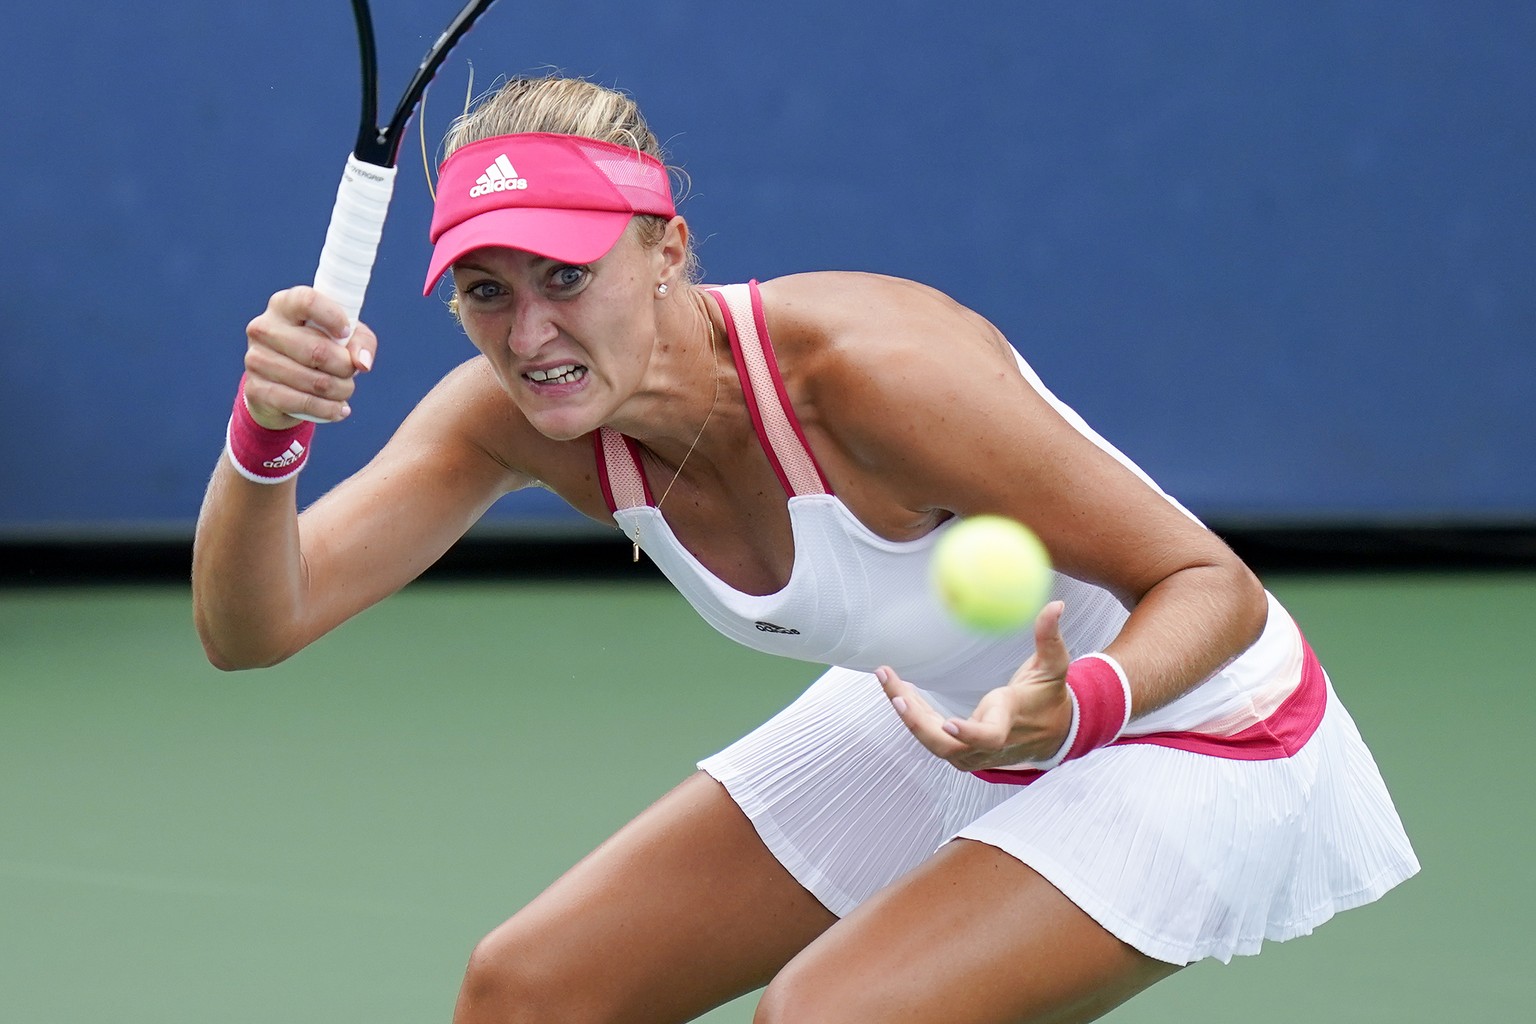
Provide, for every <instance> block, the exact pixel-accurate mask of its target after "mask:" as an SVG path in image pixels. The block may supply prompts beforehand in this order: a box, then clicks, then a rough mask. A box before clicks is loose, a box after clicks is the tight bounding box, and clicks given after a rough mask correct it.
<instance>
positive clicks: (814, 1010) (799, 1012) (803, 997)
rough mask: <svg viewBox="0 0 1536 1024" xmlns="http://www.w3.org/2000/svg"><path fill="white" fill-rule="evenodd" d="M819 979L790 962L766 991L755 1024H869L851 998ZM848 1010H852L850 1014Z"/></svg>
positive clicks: (813, 973) (814, 974)
mask: <svg viewBox="0 0 1536 1024" xmlns="http://www.w3.org/2000/svg"><path fill="white" fill-rule="evenodd" d="M828 981H830V979H825V980H822V981H818V979H817V977H816V972H815V971H814V970H810V971H807V970H803V969H798V968H797V965H796V964H794V963H791V964H790V965H789V966H788V967H786V968H784V970H782V971H780V972H779V974H778V976H777V977H776V978H774V979H773V981H772V982H771V983H770V984H769V985H768V987H767V988H765V989H764V990H763V994H762V997H761V998H760V999H759V1000H758V1003H757V1011H756V1012H755V1013H754V1014H753V1015H752V1024H855V1022H857V1024H869V1021H870V1020H871V1019H875V1020H878V1019H881V1018H878V1017H876V1018H869V1017H863V1018H861V1017H860V1016H859V1011H858V1010H857V1009H856V1008H854V1007H853V1006H852V1004H851V1003H849V1001H848V1000H846V999H843V998H839V996H838V995H837V993H836V992H835V991H832V990H831V989H830V988H829V985H828V984H827V982H828ZM849 1011H852V1013H851V1014H850V1012H849Z"/></svg>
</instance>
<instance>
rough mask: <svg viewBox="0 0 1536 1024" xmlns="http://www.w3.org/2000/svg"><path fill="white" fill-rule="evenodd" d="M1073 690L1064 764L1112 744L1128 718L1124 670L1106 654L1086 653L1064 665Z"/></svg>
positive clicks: (1128, 691) (1126, 683)
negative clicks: (1070, 729)
mask: <svg viewBox="0 0 1536 1024" xmlns="http://www.w3.org/2000/svg"><path fill="white" fill-rule="evenodd" d="M1067 688H1068V689H1070V690H1071V691H1072V704H1073V715H1072V725H1073V733H1072V736H1071V737H1070V741H1069V743H1068V746H1067V752H1066V754H1065V755H1063V756H1062V760H1063V761H1071V760H1072V759H1074V758H1078V757H1082V756H1083V755H1084V754H1086V753H1088V752H1089V751H1090V750H1097V749H1098V748H1100V747H1103V746H1108V745H1109V744H1110V743H1113V742H1114V741H1115V740H1116V739H1117V738H1118V737H1119V735H1120V732H1121V730H1122V729H1124V728H1125V724H1126V722H1128V721H1130V718H1131V686H1130V683H1129V682H1128V681H1127V680H1126V678H1125V670H1124V669H1122V668H1121V667H1120V664H1119V662H1117V661H1115V659H1114V658H1111V657H1110V656H1109V655H1107V654H1085V655H1083V656H1082V657H1081V658H1078V659H1077V660H1076V661H1074V662H1072V664H1071V665H1069V666H1067Z"/></svg>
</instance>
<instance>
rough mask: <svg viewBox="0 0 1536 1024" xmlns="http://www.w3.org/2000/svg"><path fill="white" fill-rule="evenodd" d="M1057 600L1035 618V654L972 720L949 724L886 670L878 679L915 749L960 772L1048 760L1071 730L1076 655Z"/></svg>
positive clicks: (955, 720)
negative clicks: (1070, 670) (1070, 683)
mask: <svg viewBox="0 0 1536 1024" xmlns="http://www.w3.org/2000/svg"><path fill="white" fill-rule="evenodd" d="M1062 609H1063V605H1062V603H1061V602H1060V601H1052V602H1051V603H1050V604H1048V605H1046V606H1045V607H1044V608H1043V609H1041V611H1040V614H1039V615H1038V616H1037V617H1036V618H1035V653H1034V654H1032V655H1030V658H1029V660H1028V661H1026V662H1025V663H1024V665H1023V667H1021V668H1020V669H1019V670H1018V671H1017V672H1015V673H1014V675H1013V678H1012V679H1010V680H1009V681H1008V683H1007V685H1005V686H1000V687H998V688H997V689H995V690H993V691H991V692H990V693H988V694H986V695H985V696H984V697H982V698H981V700H980V702H978V703H977V705H976V708H975V710H973V711H972V712H971V715H970V717H969V718H946V717H945V716H943V715H941V714H939V713H938V711H936V710H934V708H933V706H932V705H931V704H929V703H928V702H927V701H926V700H924V699H923V695H922V692H921V691H920V690H918V689H917V687H915V686H913V685H912V684H911V683H909V682H907V681H906V680H905V679H902V678H901V677H900V676H898V675H897V674H896V671H895V670H894V669H892V668H890V667H888V666H881V667H880V668H878V669H876V670H875V678H877V679H879V680H880V686H881V688H882V689H884V690H885V695H886V696H887V697H889V698H890V701H891V706H892V707H893V708H895V710H896V713H897V714H898V715H900V716H901V720H902V722H903V723H905V724H906V726H907V728H908V729H910V730H912V735H913V736H916V737H917V739H918V742H920V743H921V744H922V745H923V746H925V747H927V748H928V749H929V750H931V751H932V752H933V753H934V754H936V755H938V756H939V757H942V758H943V759H944V760H946V761H948V762H949V763H950V764H952V765H954V766H955V767H956V768H959V769H961V770H962V771H968V772H973V771H980V770H982V769H985V768H1002V767H1007V766H1010V765H1017V764H1020V763H1021V762H1026V761H1037V762H1039V761H1047V760H1049V759H1050V758H1051V757H1052V756H1053V755H1054V754H1055V753H1056V751H1057V750H1059V749H1060V748H1061V745H1062V743H1063V742H1064V741H1065V740H1066V738H1067V731H1068V730H1069V729H1070V728H1071V727H1072V697H1071V695H1070V694H1069V693H1068V691H1067V666H1068V664H1070V662H1071V660H1072V659H1071V655H1070V654H1069V653H1068V651H1067V644H1066V641H1065V640H1064V639H1063V638H1062V635H1061V613H1062Z"/></svg>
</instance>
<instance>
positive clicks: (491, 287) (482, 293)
mask: <svg viewBox="0 0 1536 1024" xmlns="http://www.w3.org/2000/svg"><path fill="white" fill-rule="evenodd" d="M464 294H465V295H466V296H468V297H469V298H472V299H477V300H479V301H481V302H488V301H490V300H491V299H494V298H497V297H498V296H500V295H501V294H502V289H501V286H500V285H498V284H496V283H495V282H494V281H478V282H476V283H475V284H472V285H470V286H469V287H468V288H465V289H464Z"/></svg>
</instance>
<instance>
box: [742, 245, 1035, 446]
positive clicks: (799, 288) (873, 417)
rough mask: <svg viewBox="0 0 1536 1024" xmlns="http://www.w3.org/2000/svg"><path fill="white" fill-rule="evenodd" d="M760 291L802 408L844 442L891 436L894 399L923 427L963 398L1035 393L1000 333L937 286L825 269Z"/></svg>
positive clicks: (1028, 397) (1021, 399) (987, 400)
mask: <svg viewBox="0 0 1536 1024" xmlns="http://www.w3.org/2000/svg"><path fill="white" fill-rule="evenodd" d="M762 293H763V303H764V315H765V318H766V320H767V322H768V328H769V333H770V334H771V336H772V338H773V344H774V349H775V352H776V353H777V354H778V356H779V359H780V365H781V370H782V371H783V374H784V377H785V382H786V386H787V387H788V388H789V390H790V397H791V400H792V401H794V402H795V405H796V410H797V412H800V413H801V414H802V417H803V418H809V419H814V420H817V421H819V422H822V423H824V424H825V425H826V426H827V428H828V430H829V432H831V433H833V434H836V435H838V436H839V437H840V438H841V439H842V440H844V441H846V442H849V443H855V444H857V443H858V442H859V441H860V440H861V439H867V440H871V441H877V440H881V439H885V440H888V439H889V438H890V437H891V429H890V428H891V425H892V417H891V416H890V411H891V409H892V408H893V407H900V408H901V409H902V410H903V412H904V416H903V419H905V420H906V421H907V422H909V423H912V424H914V425H916V424H920V423H924V422H925V421H926V422H930V423H931V422H932V421H933V418H947V417H950V416H953V415H954V414H955V412H956V410H957V409H959V408H963V407H966V406H970V407H973V408H975V407H978V406H980V407H982V408H985V407H986V406H988V405H989V404H991V402H993V401H996V402H999V403H1007V404H1009V405H1011V406H1012V407H1013V408H1014V409H1016V410H1017V409H1021V408H1027V407H1028V406H1029V405H1031V404H1033V402H1035V401H1038V396H1037V395H1035V393H1034V391H1033V389H1031V388H1029V387H1028V386H1027V384H1026V382H1025V380H1024V378H1023V376H1022V375H1021V374H1020V373H1019V370H1018V364H1017V362H1016V360H1015V356H1014V352H1013V349H1012V347H1011V346H1010V345H1009V343H1008V339H1007V338H1005V337H1004V336H1003V334H1002V332H1001V331H999V330H998V329H997V328H996V327H995V326H994V325H993V324H992V323H990V322H989V321H988V320H987V319H986V318H985V317H983V316H981V315H980V314H979V313H977V312H975V311H973V310H971V309H969V308H967V307H966V306H964V305H962V304H961V303H959V302H956V301H955V300H954V299H952V298H950V297H949V296H947V295H945V294H944V293H943V292H940V291H939V290H937V289H935V288H931V287H929V286H927V285H924V284H919V283H918V282H915V281H909V280H904V279H901V278H893V277H884V276H881V275H877V274H859V273H818V274H801V275H796V276H793V277H784V278H778V279H775V280H773V281H769V282H767V283H765V284H764V285H763V286H762ZM1020 403H1022V405H1021V404H1020Z"/></svg>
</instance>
